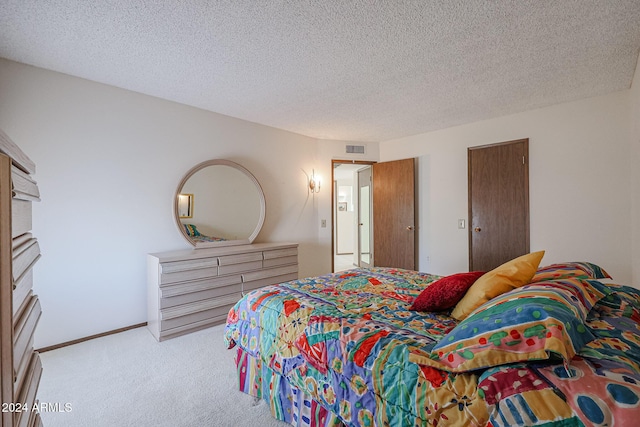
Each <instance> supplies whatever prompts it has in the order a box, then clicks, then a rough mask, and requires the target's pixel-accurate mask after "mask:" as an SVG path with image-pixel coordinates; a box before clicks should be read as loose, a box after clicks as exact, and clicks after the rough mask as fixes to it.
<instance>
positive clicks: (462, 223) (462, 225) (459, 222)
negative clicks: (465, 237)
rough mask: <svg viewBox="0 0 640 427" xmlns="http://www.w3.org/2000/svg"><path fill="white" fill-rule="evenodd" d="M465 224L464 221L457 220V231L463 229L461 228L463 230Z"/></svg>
mask: <svg viewBox="0 0 640 427" xmlns="http://www.w3.org/2000/svg"><path fill="white" fill-rule="evenodd" d="M465 223H466V221H465V220H464V219H459V220H458V228H459V229H463V228H465V227H466V224H465Z"/></svg>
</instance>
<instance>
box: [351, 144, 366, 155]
mask: <svg viewBox="0 0 640 427" xmlns="http://www.w3.org/2000/svg"><path fill="white" fill-rule="evenodd" d="M347 154H364V145H347Z"/></svg>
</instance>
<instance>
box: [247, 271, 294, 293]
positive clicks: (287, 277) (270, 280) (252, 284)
mask: <svg viewBox="0 0 640 427" xmlns="http://www.w3.org/2000/svg"><path fill="white" fill-rule="evenodd" d="M297 278H298V273H289V274H283V275H280V276H272V277H267V278H264V279H257V280H251V281H249V282H244V283H243V284H242V295H244V294H246V293H247V292H250V291H253V290H254V289H258V288H263V287H265V286H270V285H277V284H279V283H284V282H289V281H291V280H296V279H297Z"/></svg>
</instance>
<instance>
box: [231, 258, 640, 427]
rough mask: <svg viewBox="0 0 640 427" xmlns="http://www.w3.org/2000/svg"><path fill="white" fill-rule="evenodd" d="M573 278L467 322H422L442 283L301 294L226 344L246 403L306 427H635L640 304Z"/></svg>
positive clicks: (625, 292)
mask: <svg viewBox="0 0 640 427" xmlns="http://www.w3.org/2000/svg"><path fill="white" fill-rule="evenodd" d="M560 270H561V269H560V267H558V271H560ZM562 271H564V273H563V274H559V273H555V272H554V271H553V268H552V269H551V270H549V268H547V269H546V270H544V271H542V270H541V274H540V275H539V276H537V277H534V281H535V283H531V284H529V285H527V286H524V287H522V288H518V289H514V290H513V291H510V292H507V293H505V294H503V295H501V296H499V297H496V298H494V299H492V300H490V301H489V302H488V303H485V304H484V305H482V306H480V307H479V308H478V309H476V311H474V312H473V313H472V314H471V315H470V316H469V317H468V318H467V319H465V320H463V321H462V322H458V321H457V320H455V319H453V318H452V317H450V316H449V314H450V312H447V311H445V312H438V313H436V312H417V311H411V310H409V307H410V306H411V303H412V302H413V300H414V299H415V298H416V297H417V296H418V295H419V294H420V292H421V291H422V290H424V289H425V288H426V287H428V286H429V285H430V284H431V283H432V282H434V281H435V280H437V279H438V278H439V277H438V276H433V275H429V274H425V273H419V272H415V271H407V270H400V269H391V268H372V269H355V270H349V271H347V272H344V273H336V274H330V275H325V276H320V277H313V278H306V279H300V280H295V281H292V282H287V283H282V284H280V285H277V286H269V287H265V288H261V289H258V290H256V291H253V292H251V293H249V294H247V295H245V296H244V297H243V298H242V299H241V300H240V301H239V302H238V303H237V304H236V305H235V306H234V307H233V308H232V309H231V311H230V312H229V316H228V319H227V326H226V330H225V341H226V344H227V345H228V347H229V348H232V347H235V346H237V347H238V357H237V360H236V362H237V363H238V375H239V379H240V388H241V390H243V391H245V392H250V393H252V394H254V395H256V396H258V397H263V398H265V399H267V400H268V401H269V403H270V405H271V409H272V413H273V414H274V416H276V417H278V418H280V419H282V420H285V421H287V422H290V423H293V424H296V425H309V426H311V425H314V426H315V425H318V426H323V425H347V426H411V425H416V426H418V425H433V426H436V425H447V426H457V425H460V426H463V425H476V426H514V425H523V426H524V425H547V426H570V425H575V426H582V425H609V426H611V425H613V424H614V422H615V423H616V425H633V423H634V422H635V419H634V418H633V416H634V415H635V417H636V418H637V414H638V413H639V411H640V406H639V405H640V403H639V399H640V292H639V291H638V290H636V289H634V288H630V287H626V286H620V285H612V284H603V283H602V282H600V281H599V280H596V279H594V278H593V276H589V275H588V274H587V275H583V274H582V273H581V274H580V275H576V274H565V273H566V267H565V268H564V270H562ZM596 277H598V278H600V277H601V276H596ZM627 423H631V424H627Z"/></svg>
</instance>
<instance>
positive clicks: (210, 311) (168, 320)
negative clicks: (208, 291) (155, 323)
mask: <svg viewBox="0 0 640 427" xmlns="http://www.w3.org/2000/svg"><path fill="white" fill-rule="evenodd" d="M239 299H240V293H237V294H235V295H227V296H225V297H220V298H212V299H208V300H203V301H198V302H194V303H190V304H184V305H180V306H177V307H171V308H166V309H163V310H160V330H161V331H168V330H170V329H173V328H178V327H181V326H185V325H188V324H189V323H195V322H199V321H202V320H205V319H208V318H210V317H217V316H220V315H224V314H228V313H229V309H230V308H231V307H232V306H233V305H234V304H235V303H236V302H238V300H239Z"/></svg>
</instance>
